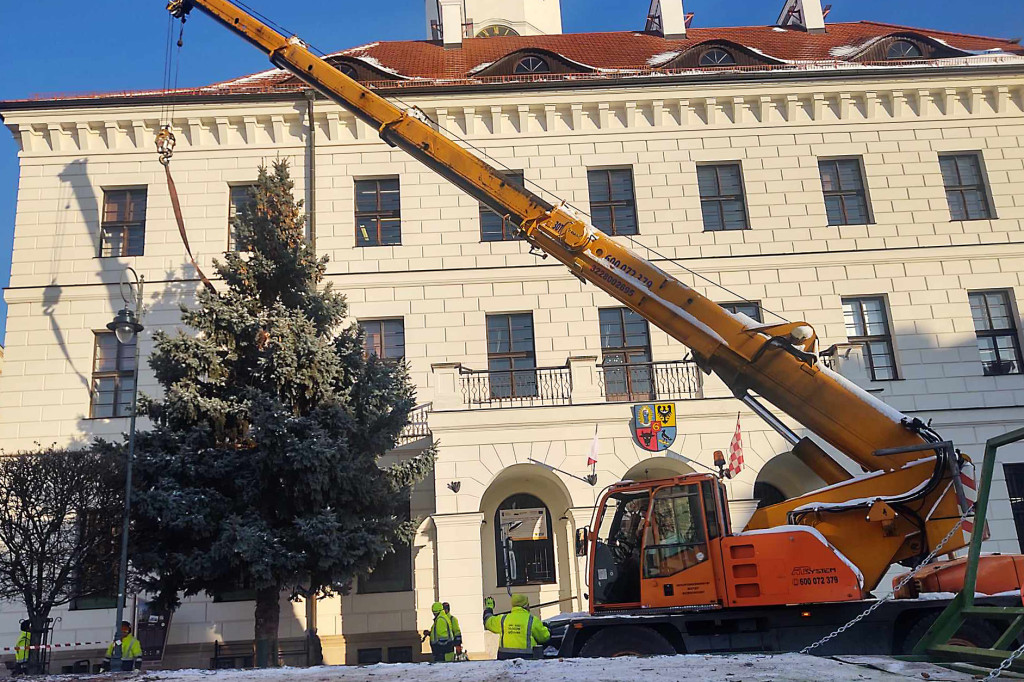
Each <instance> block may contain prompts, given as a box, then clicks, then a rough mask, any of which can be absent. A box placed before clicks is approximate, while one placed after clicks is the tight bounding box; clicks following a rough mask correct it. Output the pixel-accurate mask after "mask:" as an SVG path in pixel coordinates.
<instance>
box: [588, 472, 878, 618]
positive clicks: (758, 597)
mask: <svg viewBox="0 0 1024 682" xmlns="http://www.w3.org/2000/svg"><path fill="white" fill-rule="evenodd" d="M594 528H595V529H596V530H595V532H594V533H593V534H590V533H589V530H588V529H581V535H582V537H581V541H580V542H579V543H578V546H579V547H580V548H581V549H583V548H586V549H589V554H590V562H589V565H588V575H589V577H590V581H589V584H590V588H591V592H590V608H591V612H593V613H601V612H611V611H621V610H623V609H626V610H631V609H669V608H671V609H676V608H685V609H690V610H710V609H720V608H723V607H727V606H728V607H734V606H771V605H779V604H810V603H823V602H842V601H854V600H858V599H861V598H863V596H864V577H863V576H862V575H861V573H860V571H859V570H858V569H857V568H856V567H855V566H854V565H853V564H852V563H851V562H850V561H849V559H847V558H846V557H845V556H843V554H842V553H841V552H840V551H839V550H837V549H836V548H835V547H833V546H832V545H831V544H829V542H828V541H827V540H825V538H824V537H823V536H822V535H821V534H820V533H818V532H817V531H816V530H815V529H813V528H810V527H807V526H782V527H777V528H771V529H766V530H758V531H750V532H747V533H737V534H733V533H732V529H731V527H730V520H729V512H728V505H727V496H726V492H725V486H723V485H722V483H721V482H720V481H719V480H718V479H717V478H716V477H715V476H714V475H712V474H690V475H687V476H677V477H675V478H667V479H661V480H656V481H645V482H643V483H635V482H632V481H623V482H620V483H617V484H615V485H613V486H611V487H610V488H609V489H608V490H607V491H606V492H605V494H604V495H603V496H602V498H601V500H600V502H599V504H598V516H597V519H596V521H595V525H594ZM584 553H585V552H584Z"/></svg>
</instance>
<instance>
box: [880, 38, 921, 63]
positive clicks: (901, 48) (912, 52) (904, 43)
mask: <svg viewBox="0 0 1024 682" xmlns="http://www.w3.org/2000/svg"><path fill="white" fill-rule="evenodd" d="M922 56H923V55H922V54H921V48H919V47H918V46H917V45H915V44H914V43H912V42H910V41H909V40H897V41H896V42H894V43H893V44H892V45H890V46H889V49H888V51H886V53H885V58H886V59H920V58H921V57H922Z"/></svg>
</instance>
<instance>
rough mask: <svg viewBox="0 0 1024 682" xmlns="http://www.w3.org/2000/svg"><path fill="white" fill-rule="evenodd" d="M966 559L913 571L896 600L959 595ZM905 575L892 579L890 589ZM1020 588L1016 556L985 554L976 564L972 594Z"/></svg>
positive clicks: (1020, 564)
mask: <svg viewBox="0 0 1024 682" xmlns="http://www.w3.org/2000/svg"><path fill="white" fill-rule="evenodd" d="M966 572H967V558H966V557H961V558H959V559H953V560H952V561H942V562H939V563H935V564H929V565H928V566H925V567H924V568H921V569H919V570H918V571H917V574H916V575H915V576H914V579H913V580H911V581H910V582H908V583H907V584H906V585H905V586H903V588H902V589H900V590H898V591H897V592H896V597H897V598H899V599H916V598H917V597H919V596H920V595H922V594H927V593H929V592H959V591H960V590H962V589H963V587H964V574H965V573H966ZM906 575H907V574H906V573H904V574H902V575H898V576H896V577H895V578H893V579H892V584H893V587H894V588H895V587H896V584H897V583H898V582H899V581H900V580H902V579H903V578H904V577H905V576H906ZM1022 587H1024V556H1020V555H1019V554H987V555H984V556H982V557H980V558H979V560H978V582H977V585H976V586H975V588H974V590H975V592H980V593H982V594H1002V593H1004V592H1011V591H1013V590H1020V589H1021V588H1022Z"/></svg>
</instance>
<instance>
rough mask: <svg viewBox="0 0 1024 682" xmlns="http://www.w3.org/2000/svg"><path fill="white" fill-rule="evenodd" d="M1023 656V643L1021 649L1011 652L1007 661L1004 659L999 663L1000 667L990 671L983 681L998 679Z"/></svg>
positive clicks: (988, 681)
mask: <svg viewBox="0 0 1024 682" xmlns="http://www.w3.org/2000/svg"><path fill="white" fill-rule="evenodd" d="M1021 656H1024V645H1021V647H1020V648H1019V649H1017V650H1016V651H1014V652H1013V653H1012V654H1010V655H1009V657H1008V658H1007V659H1006V660H1005V661H1003V662H1002V663H1000V664H999V667H998V668H995V669H993V670H992V671H991V672H989V674H988V675H986V676H985V679H984V680H982V681H981V682H991V680H994V679H996V678H997V677H999V676H1000V675H1002V674H1003V673H1004V672H1006V671H1007V670H1009V669H1010V666H1011V665H1013V662H1014V661H1016V660H1017V659H1018V658H1020V657H1021Z"/></svg>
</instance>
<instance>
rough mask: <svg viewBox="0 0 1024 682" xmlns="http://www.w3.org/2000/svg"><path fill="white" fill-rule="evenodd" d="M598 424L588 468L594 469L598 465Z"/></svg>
mask: <svg viewBox="0 0 1024 682" xmlns="http://www.w3.org/2000/svg"><path fill="white" fill-rule="evenodd" d="M597 448H598V442H597V424H594V440H593V441H592V442H591V443H590V456H589V457H587V466H588V467H592V466H594V465H596V464H597Z"/></svg>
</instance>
